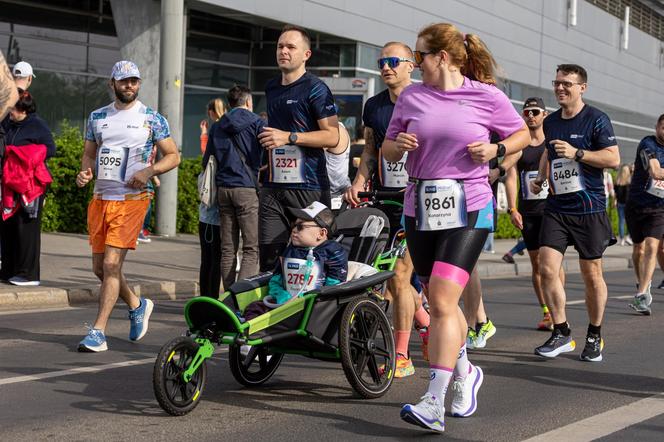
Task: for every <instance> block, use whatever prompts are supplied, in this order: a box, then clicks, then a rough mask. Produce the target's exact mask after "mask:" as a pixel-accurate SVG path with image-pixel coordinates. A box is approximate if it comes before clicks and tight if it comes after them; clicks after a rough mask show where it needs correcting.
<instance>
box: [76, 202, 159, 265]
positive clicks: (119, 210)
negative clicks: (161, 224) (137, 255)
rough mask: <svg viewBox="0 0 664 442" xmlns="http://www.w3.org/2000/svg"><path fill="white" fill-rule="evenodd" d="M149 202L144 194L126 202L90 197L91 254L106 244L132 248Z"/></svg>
mask: <svg viewBox="0 0 664 442" xmlns="http://www.w3.org/2000/svg"><path fill="white" fill-rule="evenodd" d="M150 201H151V199H150V197H149V195H148V194H147V193H145V198H144V199H132V200H125V201H109V200H102V199H97V198H93V199H92V200H91V201H90V204H89V205H88V232H89V235H90V245H91V246H92V253H104V250H105V249H106V246H111V247H117V248H118V249H131V250H134V249H135V248H136V240H137V239H138V234H139V232H140V231H141V228H142V227H143V220H144V219H145V214H146V213H147V211H148V206H149V205H150Z"/></svg>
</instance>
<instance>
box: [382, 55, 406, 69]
mask: <svg viewBox="0 0 664 442" xmlns="http://www.w3.org/2000/svg"><path fill="white" fill-rule="evenodd" d="M402 61H407V62H410V63H412V62H413V60H411V59H409V58H399V57H383V58H379V59H378V69H383V66H385V63H387V67H389V68H390V69H394V68H396V67H397V66H399V64H400V63H401V62H402Z"/></svg>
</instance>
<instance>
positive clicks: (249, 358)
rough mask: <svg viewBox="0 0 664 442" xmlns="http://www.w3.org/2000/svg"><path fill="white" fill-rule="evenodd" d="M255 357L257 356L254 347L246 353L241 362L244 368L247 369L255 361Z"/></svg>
mask: <svg viewBox="0 0 664 442" xmlns="http://www.w3.org/2000/svg"><path fill="white" fill-rule="evenodd" d="M256 356H258V348H257V347H256V346H252V347H251V348H250V349H249V353H247V356H245V357H244V360H243V361H242V365H243V366H244V368H249V367H250V366H251V364H252V363H253V362H254V360H256Z"/></svg>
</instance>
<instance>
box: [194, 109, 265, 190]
mask: <svg viewBox="0 0 664 442" xmlns="http://www.w3.org/2000/svg"><path fill="white" fill-rule="evenodd" d="M264 126H265V122H264V121H263V120H262V119H261V118H260V117H259V116H258V115H256V114H254V113H253V112H250V111H248V110H247V109H244V108H240V107H236V108H233V109H231V110H230V111H229V112H227V113H225V114H224V115H223V116H222V117H221V119H220V120H219V121H217V122H216V123H214V124H213V125H212V127H211V128H210V132H209V133H208V144H207V147H206V149H205V155H204V156H203V167H205V165H207V161H208V158H209V157H210V155H214V157H215V159H216V160H217V174H216V175H215V182H216V184H217V187H227V188H229V187H231V188H232V187H251V188H253V187H255V184H254V180H252V178H251V177H250V176H249V173H248V171H247V168H246V167H245V166H244V165H243V164H242V157H241V156H240V154H239V153H238V148H239V149H242V153H243V154H244V157H245V158H246V160H247V163H248V164H247V165H248V166H249V169H250V170H251V171H252V173H253V174H254V177H255V179H256V180H257V179H258V169H259V167H260V164H261V155H262V153H263V147H262V146H261V145H260V143H259V142H258V134H260V133H261V132H262V131H263V127H264ZM233 139H234V140H235V144H233V141H232V140H233Z"/></svg>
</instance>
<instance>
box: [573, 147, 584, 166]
mask: <svg viewBox="0 0 664 442" xmlns="http://www.w3.org/2000/svg"><path fill="white" fill-rule="evenodd" d="M585 154H586V153H585V151H584V150H583V149H577V150H576V153H575V154H574V161H576V162H577V163H578V162H579V161H581V159H582V158H583V156H584V155H585Z"/></svg>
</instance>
